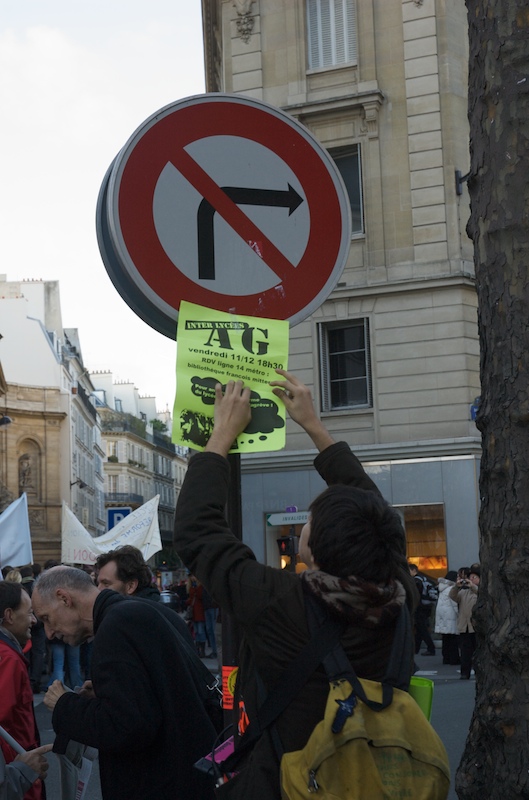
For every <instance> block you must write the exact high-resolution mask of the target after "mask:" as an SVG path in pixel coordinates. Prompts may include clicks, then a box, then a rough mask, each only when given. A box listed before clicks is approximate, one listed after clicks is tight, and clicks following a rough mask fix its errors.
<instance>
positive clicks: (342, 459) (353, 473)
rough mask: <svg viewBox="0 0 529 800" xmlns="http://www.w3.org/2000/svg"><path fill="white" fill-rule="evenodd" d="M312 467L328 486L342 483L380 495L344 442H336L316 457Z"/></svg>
mask: <svg viewBox="0 0 529 800" xmlns="http://www.w3.org/2000/svg"><path fill="white" fill-rule="evenodd" d="M314 466H315V467H316V469H317V470H318V472H319V473H320V475H321V477H322V478H323V480H324V481H325V483H326V484H327V485H328V486H332V485H333V484H336V483H343V484H345V485H346V486H356V488H358V489H367V490H368V491H370V492H376V493H377V494H380V491H379V489H378V487H377V485H376V484H375V483H374V482H373V481H372V480H371V478H370V477H369V475H368V474H367V473H366V471H365V469H364V468H363V466H362V464H361V463H360V461H359V460H358V458H357V457H356V456H355V454H354V453H353V452H352V450H351V448H350V447H349V445H348V444H347V443H346V442H336V443H335V444H332V445H330V446H329V447H327V448H325V450H323V451H322V452H321V453H319V454H318V455H317V456H316V459H315V461H314Z"/></svg>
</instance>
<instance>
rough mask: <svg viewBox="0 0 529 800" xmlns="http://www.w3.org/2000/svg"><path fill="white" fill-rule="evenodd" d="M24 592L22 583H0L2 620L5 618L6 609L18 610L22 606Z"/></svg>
mask: <svg viewBox="0 0 529 800" xmlns="http://www.w3.org/2000/svg"><path fill="white" fill-rule="evenodd" d="M23 591H24V589H23V587H22V584H21V583H12V582H11V581H0V620H1V619H3V618H4V613H5V610H6V608H12V609H13V610H16V609H17V608H18V607H19V606H20V604H21V602H22V592H23Z"/></svg>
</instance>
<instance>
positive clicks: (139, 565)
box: [95, 544, 194, 647]
mask: <svg viewBox="0 0 529 800" xmlns="http://www.w3.org/2000/svg"><path fill="white" fill-rule="evenodd" d="M95 568H96V576H97V577H96V585H97V587H98V589H99V591H103V589H112V590H113V591H114V592H119V594H122V595H123V596H124V597H139V598H140V599H141V600H151V601H154V602H158V603H159V602H160V591H159V589H158V587H157V586H155V585H154V584H153V582H152V572H151V568H150V567H149V565H148V564H147V562H146V561H145V559H144V558H143V556H142V554H141V550H138V548H137V547H134V546H133V545H131V544H125V545H123V546H122V547H116V549H115V550H108V551H107V552H106V553H102V554H101V555H99V556H98V557H97V559H96V562H95ZM160 609H161V611H162V613H164V614H165V616H166V617H167V618H168V619H169V621H170V622H171V624H172V625H173V626H174V627H175V628H176V629H177V630H178V632H179V633H180V635H181V636H183V637H184V639H185V640H186V642H188V644H190V645H192V646H193V647H194V642H193V638H192V636H191V634H190V633H189V628H188V626H187V625H186V623H185V622H184V620H183V619H182V617H181V616H180V615H179V614H177V613H176V611H173V609H172V608H167V606H165V605H164V604H162V603H160Z"/></svg>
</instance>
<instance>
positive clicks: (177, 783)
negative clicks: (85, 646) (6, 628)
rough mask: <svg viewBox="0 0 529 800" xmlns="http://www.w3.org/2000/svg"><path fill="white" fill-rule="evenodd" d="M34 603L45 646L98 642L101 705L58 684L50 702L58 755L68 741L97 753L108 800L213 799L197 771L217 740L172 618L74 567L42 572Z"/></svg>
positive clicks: (95, 668)
mask: <svg viewBox="0 0 529 800" xmlns="http://www.w3.org/2000/svg"><path fill="white" fill-rule="evenodd" d="M33 603H34V607H35V612H36V614H37V616H38V617H39V618H40V619H41V620H42V622H43V623H44V628H45V631H46V635H47V636H48V638H50V639H51V638H53V637H54V636H57V637H59V638H60V639H62V640H63V641H65V642H66V643H67V644H71V645H78V644H81V642H83V641H86V640H87V639H88V638H90V637H91V636H92V635H94V637H95V638H94V649H93V654H92V683H93V688H94V693H95V696H93V697H85V696H81V695H78V694H75V693H74V692H68V691H66V690H65V689H64V686H63V685H62V684H61V682H60V681H55V682H54V683H53V684H52V685H51V687H50V688H49V689H48V692H47V693H46V696H45V698H44V703H45V705H46V706H47V707H48V708H49V709H50V710H52V711H53V717H52V723H53V728H54V730H55V732H56V734H57V739H56V742H55V750H56V751H57V752H64V749H65V747H66V744H67V742H68V740H69V739H73V740H74V741H77V742H81V743H82V744H86V745H90V746H92V747H96V748H98V750H99V759H100V775H101V789H102V796H103V800H160V798H171V800H205V798H209V797H210V794H209V792H208V789H207V787H204V785H203V784H202V783H201V777H200V775H199V773H198V772H197V770H195V769H194V768H193V764H194V762H195V761H196V760H197V759H199V758H200V757H201V756H203V755H204V754H205V753H207V752H208V750H209V748H210V747H211V742H212V741H213V740H214V738H215V731H214V728H213V726H212V725H211V723H210V721H209V718H208V716H207V714H206V712H205V710H204V707H203V704H202V701H201V699H200V697H199V695H198V693H197V691H196V689H195V686H194V683H193V680H192V677H191V675H190V672H189V667H188V663H187V661H186V658H185V655H184V654H183V653H182V650H181V647H180V645H179V643H178V640H177V637H175V636H173V635H168V634H169V633H170V631H171V629H170V626H169V623H168V621H167V619H166V618H165V616H164V615H163V614H161V613H160V612H159V611H158V610H157V608H156V607H155V605H154V604H152V603H148V602H137V601H136V600H132V599H128V598H126V597H123V596H122V595H120V594H118V593H117V592H114V591H109V590H105V591H102V592H100V591H99V590H98V589H97V587H96V586H95V585H94V584H93V583H92V580H91V578H90V577H89V576H88V575H87V574H86V573H85V572H83V571H82V570H79V569H75V568H72V567H55V568H53V569H50V570H48V571H46V572H44V573H43V574H42V575H41V576H40V577H39V579H38V580H37V582H36V584H35V587H34V590H33Z"/></svg>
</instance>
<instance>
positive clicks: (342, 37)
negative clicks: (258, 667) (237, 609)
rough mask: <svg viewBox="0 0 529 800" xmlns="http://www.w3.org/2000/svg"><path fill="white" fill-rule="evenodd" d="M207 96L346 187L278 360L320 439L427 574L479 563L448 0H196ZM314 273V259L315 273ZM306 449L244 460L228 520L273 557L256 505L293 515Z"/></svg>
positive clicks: (459, 77)
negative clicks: (320, 274)
mask: <svg viewBox="0 0 529 800" xmlns="http://www.w3.org/2000/svg"><path fill="white" fill-rule="evenodd" d="M202 8H203V22H204V25H203V29H204V47H205V69H206V89H207V91H210V92H217V91H221V92H227V93H240V94H244V95H247V96H250V97H253V98H256V99H259V100H263V101H265V102H267V103H270V104H272V105H274V106H276V107H279V108H280V109H282V110H283V111H284V112H286V113H287V114H290V115H292V116H293V117H295V118H296V119H298V120H299V121H300V122H302V123H303V124H304V125H305V126H306V127H307V128H308V129H309V130H310V131H311V132H312V133H313V134H314V136H315V137H316V138H317V139H318V140H319V141H320V142H321V143H322V144H323V145H324V146H325V147H326V148H327V150H328V151H329V152H330V154H331V156H332V157H333V159H334V161H335V163H336V165H337V167H338V169H339V171H340V173H341V175H342V178H343V179H344V183H345V185H346V188H347V190H348V193H349V198H350V202H351V218H352V230H353V233H352V239H351V246H350V251H349V257H348V260H347V264H346V266H345V269H344V272H343V274H342V276H341V278H340V280H339V282H338V284H337V286H336V288H335V289H334V291H333V292H332V294H331V295H330V297H329V298H328V300H326V301H325V302H324V303H323V305H322V306H321V307H320V308H319V309H318V311H317V312H316V313H314V314H313V315H312V316H311V317H310V318H308V319H306V320H305V321H303V322H301V323H300V324H298V325H296V326H295V327H293V328H292V329H291V334H290V356H289V366H290V368H291V370H292V371H294V372H295V373H296V374H297V375H298V376H299V377H300V378H301V380H303V381H304V382H306V383H307V384H308V385H309V386H310V387H311V389H312V391H313V396H314V400H315V403H316V406H317V408H318V410H319V412H320V413H321V415H322V418H323V419H324V421H325V423H326V425H327V426H328V428H329V429H330V431H331V433H332V434H333V436H334V437H335V438H337V439H343V440H345V441H347V442H349V443H350V444H351V446H352V447H353V448H354V449H355V451H356V452H357V453H358V455H359V456H360V457H361V459H362V461H363V462H364V464H365V465H366V468H367V469H368V470H369V471H371V472H372V474H373V477H374V478H375V480H376V481H377V482H378V483H379V485H380V487H381V489H382V490H383V492H384V494H385V496H386V497H387V498H388V500H390V501H391V502H393V503H394V504H395V505H396V506H397V507H399V508H400V509H401V512H402V516H403V518H404V520H405V523H406V529H407V534H408V546H409V557H410V558H413V559H414V560H415V561H417V563H418V564H419V566H420V567H421V568H422V569H425V570H426V571H429V572H431V573H432V574H434V575H436V574H437V575H440V574H444V572H445V571H446V570H447V569H448V568H450V569H453V568H456V569H457V568H458V567H459V566H461V564H464V563H466V562H469V563H470V562H472V561H475V560H476V559H477V557H478V526H477V511H478V491H477V475H478V470H479V455H480V440H479V436H478V433H477V430H476V427H475V425H474V422H473V420H472V418H471V416H472V415H471V406H472V404H473V402H474V401H475V398H476V397H477V396H478V395H479V391H480V390H479V353H478V334H477V314H476V307H477V300H476V294H475V287H474V269H473V262H472V248H471V243H470V241H469V239H468V238H467V236H466V233H465V225H466V220H467V217H468V194H467V191H466V186H465V183H464V181H463V182H458V181H456V171H457V172H459V174H460V175H461V174H464V173H465V172H466V171H467V167H468V161H469V157H468V122H467V115H466V108H467V70H468V47H467V22H466V11H465V6H464V3H462V2H459V0H246V2H244V1H243V0H239V1H238V2H233V0H203V2H202ZM314 268H315V269H317V265H315V267H314ZM313 455H314V452H313V451H312V450H311V449H310V442H309V441H308V439H307V437H306V436H305V435H304V434H303V433H302V432H300V431H299V429H296V428H295V426H293V425H291V424H290V423H289V426H288V427H287V449H286V450H285V451H284V452H283V453H282V454H269V455H266V454H265V455H259V456H257V455H256V456H250V457H247V458H243V461H242V472H243V478H242V487H243V527H244V531H245V537H247V538H248V541H249V542H250V543H251V544H252V546H253V547H254V548H255V550H256V552H257V553H258V555H259V557H261V558H262V559H264V560H267V561H269V562H270V563H275V564H277V563H278V554H277V547H276V544H275V541H274V540H275V538H277V535H279V534H280V533H284V530H283V529H281V528H276V527H274V526H269V525H267V524H266V520H267V514H270V513H278V512H281V511H282V510H284V509H285V508H286V507H289V506H292V504H296V505H297V506H298V507H299V508H300V509H306V508H307V507H308V503H309V502H310V498H311V496H313V494H314V491H315V490H317V489H318V488H320V484H319V483H318V481H317V480H315V479H314V478H313V477H312V475H311V471H310V464H311V460H312V457H313Z"/></svg>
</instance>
